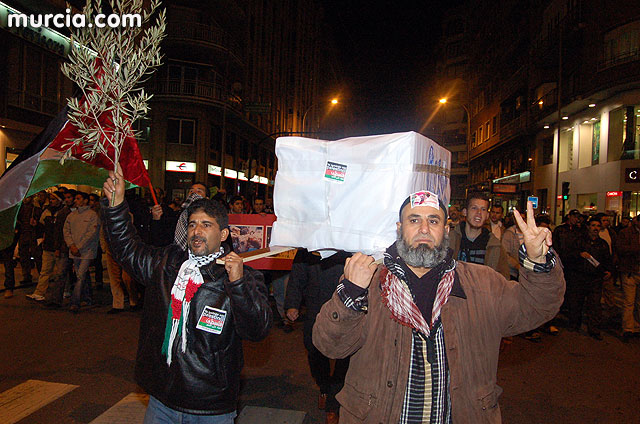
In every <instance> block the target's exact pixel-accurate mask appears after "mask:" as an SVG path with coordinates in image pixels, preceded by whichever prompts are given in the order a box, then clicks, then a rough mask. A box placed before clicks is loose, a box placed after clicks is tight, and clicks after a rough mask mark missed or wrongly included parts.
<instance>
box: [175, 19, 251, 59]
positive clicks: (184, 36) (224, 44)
mask: <svg viewBox="0 0 640 424" xmlns="http://www.w3.org/2000/svg"><path fill="white" fill-rule="evenodd" d="M167 40H168V41H187V42H190V43H193V42H198V43H201V44H203V45H205V46H208V47H212V48H214V49H217V50H221V51H223V52H226V53H228V54H229V56H230V57H231V59H233V60H234V61H235V62H236V63H238V64H240V65H242V59H241V57H242V50H241V48H240V45H239V44H238V43H236V42H235V40H233V39H232V37H230V36H229V34H228V33H227V32H225V31H224V30H223V29H221V28H218V27H215V26H211V25H205V24H197V23H193V22H176V21H170V22H169V23H168V24H167Z"/></svg>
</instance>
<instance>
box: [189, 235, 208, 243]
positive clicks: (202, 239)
mask: <svg viewBox="0 0 640 424" xmlns="http://www.w3.org/2000/svg"><path fill="white" fill-rule="evenodd" d="M189 241H190V242H191V243H193V242H194V241H201V242H203V243H206V242H207V239H206V238H204V237H201V236H193V237H191V238H190V239H189Z"/></svg>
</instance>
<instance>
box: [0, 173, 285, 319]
mask: <svg viewBox="0 0 640 424" xmlns="http://www.w3.org/2000/svg"><path fill="white" fill-rule="evenodd" d="M209 193H210V191H209V188H208V187H207V186H206V184H204V183H201V182H196V183H194V184H192V186H191V187H190V189H189V191H188V194H187V199H179V198H176V199H166V198H165V196H164V190H162V189H161V188H156V189H155V194H156V199H157V200H158V205H155V206H154V205H153V201H152V196H151V195H150V192H149V191H147V192H146V194H145V195H144V196H140V195H139V194H138V192H137V190H135V189H131V190H127V191H126V193H125V197H126V198H127V201H128V204H129V206H130V216H131V220H132V223H133V225H134V227H135V229H136V233H137V235H138V236H140V237H141V238H142V240H143V241H144V242H146V243H149V244H150V245H153V246H157V247H162V246H167V245H169V244H171V243H173V242H174V239H175V238H176V236H175V232H176V226H177V224H178V220H179V218H180V216H181V214H182V213H183V212H184V211H185V210H186V208H187V207H188V205H189V204H190V203H191V202H193V200H195V199H198V198H206V197H208V195H209ZM212 197H213V198H214V199H215V200H216V201H218V202H220V203H221V204H222V205H223V206H224V207H225V209H226V210H227V212H229V213H263V214H264V213H273V210H272V208H271V206H270V205H269V204H266V203H265V201H264V200H263V199H261V198H255V199H253V202H250V201H249V200H248V199H246V198H245V197H242V196H237V195H236V196H232V197H230V198H229V201H228V202H227V196H226V195H225V192H224V191H218V192H217V193H216V195H215V196H212ZM99 200H100V196H99V195H98V194H96V193H87V192H84V191H80V190H75V189H72V188H68V187H65V186H63V185H60V186H57V187H53V188H51V189H49V190H43V191H40V192H38V193H36V194H34V195H32V196H29V197H27V198H25V199H24V201H23V203H22V206H21V208H20V210H19V212H18V217H17V223H16V228H15V234H14V239H13V243H12V244H11V245H10V246H8V247H7V248H5V249H3V250H0V262H1V263H2V264H3V265H4V287H5V290H4V298H5V299H10V298H12V297H13V296H14V289H15V287H16V277H15V275H16V265H18V264H19V265H20V269H21V275H22V280H21V281H20V282H18V284H19V286H21V287H29V286H32V285H35V289H34V291H33V292H31V293H28V294H27V295H26V297H27V298H28V299H30V300H33V301H35V302H38V303H40V304H42V305H43V306H44V307H46V308H50V309H57V308H61V307H62V306H63V305H65V306H66V304H67V301H66V299H69V301H68V307H69V310H70V311H71V312H73V313H77V312H78V311H80V309H81V308H83V307H90V306H93V305H94V299H93V298H94V296H93V290H94V289H97V290H101V289H103V287H104V283H105V281H106V280H105V278H104V274H105V269H104V265H103V264H104V263H106V273H107V275H108V282H109V286H110V289H111V294H112V298H113V303H112V308H111V309H109V310H108V311H107V313H108V314H115V313H119V312H122V311H124V310H125V303H126V302H127V300H128V303H129V309H130V310H132V311H136V310H138V309H140V308H141V305H142V301H143V298H142V290H143V287H141V286H140V284H139V282H137V281H135V280H134V279H132V278H131V276H130V275H129V274H128V273H127V272H126V271H124V270H123V269H122V267H121V266H120V265H119V264H118V262H117V261H116V260H115V259H114V257H113V255H112V254H111V251H110V249H109V245H108V243H107V242H106V239H105V234H104V228H103V227H102V226H101V220H100V218H99V216H100V204H99ZM185 228H186V227H185ZM179 232H180V231H179ZM182 232H183V233H184V234H186V230H184V231H182ZM183 241H184V240H183ZM34 271H35V273H34ZM34 274H36V275H37V277H34ZM92 275H93V279H92V278H91V276H92Z"/></svg>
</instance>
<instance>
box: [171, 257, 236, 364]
mask: <svg viewBox="0 0 640 424" xmlns="http://www.w3.org/2000/svg"><path fill="white" fill-rule="evenodd" d="M223 252H224V250H223V248H222V247H220V250H219V251H218V252H216V253H212V254H210V255H207V256H195V255H194V254H193V253H191V252H189V259H187V260H186V261H184V262H183V263H182V265H181V266H180V271H178V276H177V277H176V280H175V282H174V283H173V287H172V288H171V305H170V306H169V312H168V314H167V323H166V326H165V330H164V342H163V343H162V353H163V354H164V355H165V356H166V358H167V365H171V354H172V350H173V349H172V347H173V343H174V341H175V339H176V336H177V335H178V333H179V332H180V333H181V339H182V340H181V344H180V346H181V349H180V350H181V351H182V353H184V352H185V350H186V348H187V330H186V328H187V326H186V325H184V322H185V321H186V320H187V318H188V317H189V306H190V304H191V299H193V296H194V295H195V294H196V292H197V291H198V289H199V288H200V286H201V285H202V283H204V280H203V278H202V274H201V273H200V267H202V266H205V265H207V264H209V263H211V262H213V261H214V260H216V258H219V257H220V256H221V255H222V253H223Z"/></svg>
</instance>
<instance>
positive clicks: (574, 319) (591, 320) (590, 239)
mask: <svg viewBox="0 0 640 424" xmlns="http://www.w3.org/2000/svg"><path fill="white" fill-rule="evenodd" d="M601 228H602V227H601V223H600V220H599V219H598V218H595V217H594V218H591V219H590V220H589V222H588V224H587V232H586V233H584V234H583V236H582V237H580V238H579V239H578V240H577V242H576V244H575V246H574V248H573V249H572V251H571V252H570V253H569V258H570V259H571V261H572V263H573V264H574V265H573V266H574V269H573V273H574V275H575V277H576V280H575V283H576V284H575V286H574V287H573V288H572V290H570V291H567V302H568V306H569V329H570V330H572V331H579V330H580V327H581V325H582V311H583V309H585V308H586V311H585V312H586V316H587V330H588V332H589V335H590V336H591V337H593V338H595V339H596V340H602V336H601V335H600V323H601V321H602V305H601V304H600V300H601V299H602V283H603V282H604V280H605V279H607V278H611V271H612V270H613V261H612V260H611V254H610V253H609V245H608V244H607V242H606V241H604V240H603V239H602V238H600V229H601Z"/></svg>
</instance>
